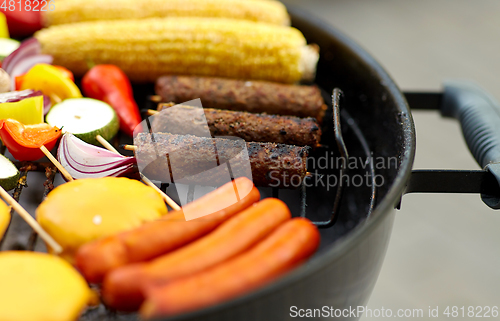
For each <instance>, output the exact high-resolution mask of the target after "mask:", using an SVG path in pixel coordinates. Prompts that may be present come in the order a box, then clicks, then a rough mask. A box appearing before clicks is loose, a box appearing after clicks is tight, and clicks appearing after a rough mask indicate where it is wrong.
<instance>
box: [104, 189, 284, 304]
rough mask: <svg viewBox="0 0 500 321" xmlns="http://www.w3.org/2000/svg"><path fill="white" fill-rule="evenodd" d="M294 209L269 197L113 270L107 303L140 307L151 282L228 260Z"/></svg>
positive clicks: (106, 284)
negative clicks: (169, 248) (178, 244)
mask: <svg viewBox="0 0 500 321" xmlns="http://www.w3.org/2000/svg"><path fill="white" fill-rule="evenodd" d="M290 216H291V214H290V210H289V209H288V207H287V206H286V204H285V203H283V202H282V201H280V200H279V199H276V198H266V199H264V200H262V201H260V202H258V203H256V204H254V205H253V206H251V207H249V208H247V209H245V210H244V211H242V212H240V213H238V214H236V216H234V217H232V218H230V219H229V220H228V221H226V222H224V223H223V224H222V225H221V226H220V227H218V228H217V229H216V230H215V231H213V232H212V233H210V234H208V235H206V236H205V237H203V238H201V239H199V240H197V241H195V242H193V243H191V244H188V245H186V246H185V247H182V248H180V249H178V250H176V251H174V252H171V253H168V254H165V255H163V256H160V257H158V258H156V259H154V260H152V261H150V262H147V263H139V264H131V265H127V266H124V267H121V268H119V269H116V270H114V271H111V273H109V274H108V275H106V277H105V278H104V282H103V283H102V297H103V300H104V302H105V303H106V305H107V306H109V307H112V308H114V309H117V310H125V311H135V310H138V309H139V307H140V305H141V303H142V301H143V300H144V295H143V293H142V287H143V286H145V285H146V284H148V283H155V284H159V283H160V284H163V283H167V282H171V281H173V280H175V279H178V278H180V277H184V276H188V275H191V274H194V273H197V272H201V271H203V270H205V269H208V268H210V267H213V266H215V265H217V264H220V263H222V262H225V261H227V260H229V259H231V258H233V257H235V256H237V255H238V254H241V253H243V252H245V251H246V250H248V249H249V248H250V247H251V246H253V245H255V244H257V243H258V242H259V241H261V240H262V239H264V238H265V237H266V236H267V235H268V234H270V233H271V232H272V231H273V230H275V229H276V228H278V227H279V226H280V225H282V224H283V223H285V222H286V221H288V220H289V219H290Z"/></svg>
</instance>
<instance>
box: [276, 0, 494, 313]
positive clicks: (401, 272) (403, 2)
mask: <svg viewBox="0 0 500 321" xmlns="http://www.w3.org/2000/svg"><path fill="white" fill-rule="evenodd" d="M284 2H285V3H286V4H289V5H295V6H298V7H300V8H303V9H304V10H307V11H309V12H312V13H313V14H315V15H317V16H318V17H319V18H321V19H323V20H325V21H327V22H329V23H330V24H331V25H333V26H335V27H337V28H338V29H340V30H342V31H343V32H344V33H345V34H347V35H348V36H349V37H351V38H352V39H354V40H356V41H357V42H358V43H359V44H360V45H361V46H363V47H364V48H365V49H366V50H367V51H368V52H370V53H371V54H372V55H373V56H374V57H375V58H376V59H377V60H378V61H379V62H380V63H381V64H382V66H384V67H385V68H386V70H387V71H388V72H389V74H390V75H391V76H392V77H393V78H394V80H395V81H396V83H397V84H398V85H399V86H400V88H401V89H402V90H405V91H412V90H413V91H418V90H426V91H438V90H440V88H441V83H442V81H443V80H445V79H450V78H468V79H474V80H476V81H477V82H478V83H479V84H481V85H482V86H483V87H484V88H486V89H487V90H489V91H490V92H491V93H492V94H493V95H494V96H495V97H496V98H497V99H498V100H500V77H499V73H500V60H499V59H498V56H499V53H500V19H499V17H500V1H497V0H475V1H467V0H420V1H411V0H376V1H374V0H356V1H353V0H308V1H303V0H302V1H301V0H284ZM413 117H414V119H415V123H416V129H417V156H416V159H415V166H414V168H415V169H423V168H427V169H478V168H479V167H478V165H477V164H476V162H475V161H474V159H473V158H472V156H471V155H470V153H469V151H468V149H467V148H466V145H465V143H464V140H463V138H462V133H461V131H460V128H459V126H458V124H457V123H456V122H455V121H453V120H448V119H443V118H441V117H440V116H439V115H438V113H437V112H422V111H418V112H414V113H413ZM499 130H500V128H499ZM495 305H496V306H500V212H496V211H493V210H491V209H489V208H488V207H487V206H486V205H484V204H483V203H482V202H481V200H480V197H479V196H478V195H444V194H434V195H430V194H428V195H423V194H415V195H407V196H405V197H404V198H403V203H402V210H401V211H399V213H397V215H396V221H395V225H394V230H393V233H392V237H391V242H390V245H389V249H388V252H387V256H386V259H385V261H384V265H383V267H382V271H381V274H380V277H379V279H378V282H377V284H376V286H375V289H374V292H373V294H372V296H371V299H370V300H369V302H368V308H371V309H381V308H382V307H384V308H390V309H392V310H393V311H394V312H395V311H397V310H398V309H423V310H424V312H425V315H424V318H419V320H425V319H432V320H436V319H448V318H446V317H445V316H443V314H442V311H443V310H444V309H445V308H446V307H447V306H457V307H461V306H465V309H466V311H467V307H468V306H483V307H484V306H490V307H492V306H495ZM429 306H431V307H432V308H435V307H436V306H438V307H439V314H440V317H439V318H429V317H428V315H427V311H428V309H429ZM372 319H379V320H380V318H368V317H363V318H362V320H372ZM393 319H394V320H397V319H398V318H393ZM453 319H454V320H460V319H461V318H453ZM465 319H470V318H467V317H466V318H465Z"/></svg>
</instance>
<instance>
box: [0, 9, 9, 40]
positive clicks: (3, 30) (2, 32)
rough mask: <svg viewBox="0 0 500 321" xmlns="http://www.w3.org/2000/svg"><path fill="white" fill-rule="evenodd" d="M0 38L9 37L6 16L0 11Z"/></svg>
mask: <svg viewBox="0 0 500 321" xmlns="http://www.w3.org/2000/svg"><path fill="white" fill-rule="evenodd" d="M0 38H9V27H8V26H7V18H6V17H5V14H3V13H2V12H0Z"/></svg>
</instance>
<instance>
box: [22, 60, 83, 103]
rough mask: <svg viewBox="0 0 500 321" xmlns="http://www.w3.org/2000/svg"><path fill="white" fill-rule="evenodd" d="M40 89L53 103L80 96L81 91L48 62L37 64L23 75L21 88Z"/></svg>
mask: <svg viewBox="0 0 500 321" xmlns="http://www.w3.org/2000/svg"><path fill="white" fill-rule="evenodd" d="M24 89H33V90H40V91H41V92H42V93H43V94H44V95H45V96H48V97H50V100H51V101H52V103H53V104H57V103H59V102H61V101H63V100H64V99H68V98H81V97H82V93H81V92H80V89H78V87H77V86H76V85H75V83H74V82H73V81H71V79H69V78H68V77H66V76H64V74H63V73H62V72H61V71H60V70H59V69H57V68H56V67H54V66H52V65H48V64H38V65H35V66H34V67H33V68H31V69H30V70H29V71H28V72H27V73H26V75H25V76H24V81H23V83H22V85H21V90H24Z"/></svg>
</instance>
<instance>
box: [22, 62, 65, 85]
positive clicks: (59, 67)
mask: <svg viewBox="0 0 500 321" xmlns="http://www.w3.org/2000/svg"><path fill="white" fill-rule="evenodd" d="M54 67H56V68H57V69H58V70H59V71H60V72H61V74H62V75H63V76H65V77H66V78H68V79H69V80H71V81H73V82H74V81H75V76H73V73H72V72H71V71H69V70H68V69H66V68H64V67H61V66H54ZM25 76H26V73H24V74H21V75H19V76H16V81H15V84H16V85H15V88H16V90H18V89H20V88H21V86H22V84H23V81H24V77H25Z"/></svg>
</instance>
